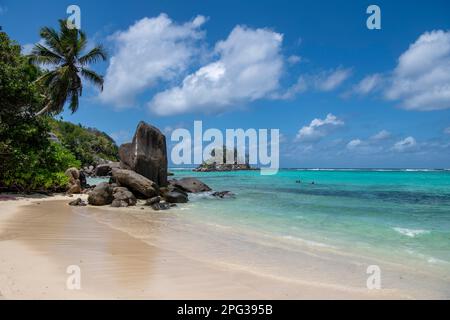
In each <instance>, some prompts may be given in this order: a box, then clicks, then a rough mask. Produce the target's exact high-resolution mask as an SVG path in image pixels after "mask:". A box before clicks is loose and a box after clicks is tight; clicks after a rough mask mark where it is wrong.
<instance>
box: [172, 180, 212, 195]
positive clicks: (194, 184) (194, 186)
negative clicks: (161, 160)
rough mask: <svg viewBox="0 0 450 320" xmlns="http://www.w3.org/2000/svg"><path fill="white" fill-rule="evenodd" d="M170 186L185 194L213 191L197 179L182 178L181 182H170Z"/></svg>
mask: <svg viewBox="0 0 450 320" xmlns="http://www.w3.org/2000/svg"><path fill="white" fill-rule="evenodd" d="M170 184H171V185H173V186H174V187H176V188H178V189H181V190H183V191H185V192H190V193H199V192H205V191H211V188H210V187H208V186H207V185H206V184H204V183H203V182H201V181H200V180H198V179H196V178H182V179H179V180H176V179H174V180H170Z"/></svg>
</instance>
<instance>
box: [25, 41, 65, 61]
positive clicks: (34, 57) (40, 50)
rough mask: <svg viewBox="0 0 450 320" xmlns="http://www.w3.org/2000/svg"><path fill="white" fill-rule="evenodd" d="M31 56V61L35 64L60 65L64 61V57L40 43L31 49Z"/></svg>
mask: <svg viewBox="0 0 450 320" xmlns="http://www.w3.org/2000/svg"><path fill="white" fill-rule="evenodd" d="M29 57H30V61H31V62H33V63H35V64H44V65H52V64H56V65H58V64H61V63H62V62H63V61H64V58H63V57H61V56H60V55H59V54H58V53H56V52H53V51H52V50H51V49H49V48H47V47H45V46H43V45H41V44H39V43H37V44H35V45H34V48H33V50H32V51H31V54H30V55H29Z"/></svg>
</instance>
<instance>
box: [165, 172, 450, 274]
mask: <svg viewBox="0 0 450 320" xmlns="http://www.w3.org/2000/svg"><path fill="white" fill-rule="evenodd" d="M173 171H174V172H175V178H179V177H184V176H195V177H198V178H200V179H201V180H202V181H204V182H205V183H206V184H208V185H209V186H211V187H212V188H213V189H214V190H216V191H217V190H229V191H232V192H233V193H235V194H236V197H235V198H234V199H219V200H218V199H214V198H212V197H211V196H209V195H208V194H202V195H193V196H191V197H190V200H191V202H190V203H189V204H188V205H187V207H186V208H184V209H187V210H184V211H183V214H185V215H189V217H190V218H193V219H196V220H198V221H202V222H206V223H209V224H212V225H217V226H221V227H232V228H234V229H235V230H238V229H242V230H252V231H253V232H257V233H260V234H263V235H266V236H267V235H270V236H273V237H275V238H278V239H282V240H284V241H291V242H292V243H296V242H298V243H303V244H307V245H311V246H317V247H329V248H334V249H336V250H339V251H347V252H348V251H351V252H354V253H357V254H360V255H361V254H362V255H365V256H367V257H383V258H384V259H387V260H392V261H393V262H399V263H405V261H408V262H410V263H412V264H414V263H417V264H418V265H421V264H424V265H428V266H431V267H436V268H438V269H441V270H444V271H445V270H447V271H448V270H450V171H448V170H381V169H380V170H375V169H374V170H333V169H329V170H328V169H327V170H324V169H320V170H319V169H317V170H311V169H309V170H306V169H285V170H280V171H279V173H278V174H277V175H275V176H261V175H260V174H259V172H258V171H240V172H209V173H195V172H192V171H191V170H173ZM313 183H314V184H313Z"/></svg>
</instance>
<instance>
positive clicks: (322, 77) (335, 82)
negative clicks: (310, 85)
mask: <svg viewBox="0 0 450 320" xmlns="http://www.w3.org/2000/svg"><path fill="white" fill-rule="evenodd" d="M351 74H352V71H351V69H342V68H338V69H335V70H330V71H327V72H323V73H321V74H319V75H317V76H316V77H315V87H316V89H317V90H319V91H332V90H334V89H336V88H337V87H339V86H340V85H341V84H342V83H343V82H344V81H345V80H347V79H348V78H349V77H350V76H351Z"/></svg>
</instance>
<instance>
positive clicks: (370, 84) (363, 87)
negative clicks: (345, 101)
mask: <svg viewBox="0 0 450 320" xmlns="http://www.w3.org/2000/svg"><path fill="white" fill-rule="evenodd" d="M381 82H382V77H381V75H380V74H378V73H376V74H372V75H369V76H367V77H365V78H364V79H362V80H361V81H360V82H359V83H358V84H357V85H355V86H354V87H353V92H354V93H356V94H360V95H365V94H369V93H370V92H372V91H373V90H375V89H377V87H378V86H379V85H380V84H381Z"/></svg>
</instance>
